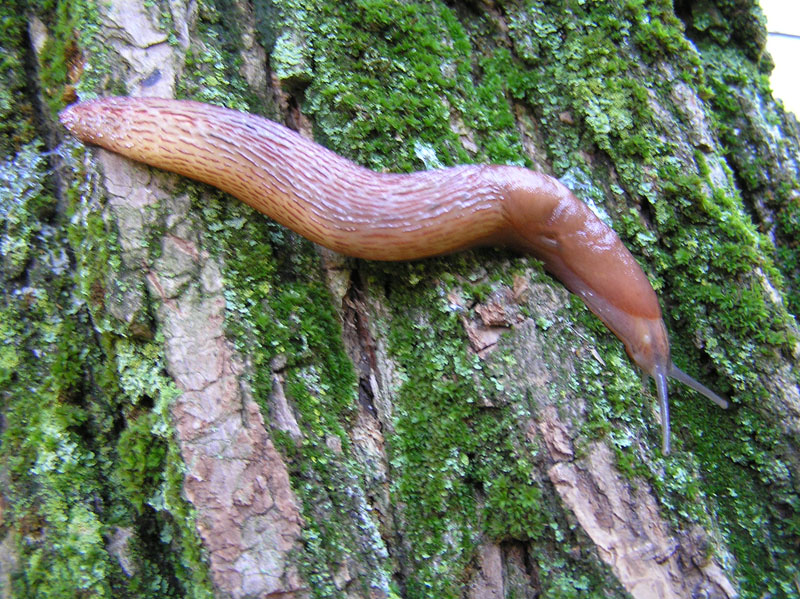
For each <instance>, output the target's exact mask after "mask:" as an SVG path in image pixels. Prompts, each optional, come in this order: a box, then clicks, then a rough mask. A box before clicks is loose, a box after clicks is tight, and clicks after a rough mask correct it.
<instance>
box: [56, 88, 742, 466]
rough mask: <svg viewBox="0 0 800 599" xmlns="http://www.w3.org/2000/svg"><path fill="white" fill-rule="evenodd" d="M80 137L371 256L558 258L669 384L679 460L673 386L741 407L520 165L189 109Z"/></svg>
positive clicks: (562, 197) (561, 203)
mask: <svg viewBox="0 0 800 599" xmlns="http://www.w3.org/2000/svg"><path fill="white" fill-rule="evenodd" d="M60 118H61V122H62V123H63V124H64V126H65V127H66V128H67V129H68V130H69V131H70V132H71V133H72V134H74V135H75V136H76V137H78V138H79V139H81V140H82V141H84V142H87V143H92V144H96V145H99V146H102V147H104V148H106V149H109V150H112V151H114V152H117V153H119V154H122V155H124V156H127V157H129V158H132V159H134V160H137V161H139V162H144V163H147V164H150V165H153V166H156V167H159V168H163V169H166V170H169V171H173V172H175V173H179V174H181V175H185V176H187V177H191V178H192V179H196V180H199V181H203V182H205V183H209V184H211V185H213V186H215V187H218V188H219V189H222V190H223V191H226V192H228V193H230V194H231V195H233V196H236V197H237V198H239V199H240V200H242V201H244V202H246V203H247V204H250V205H251V206H252V207H253V208H255V209H256V210H259V211H260V212H263V213H264V214H266V215H268V216H270V217H271V218H273V219H275V220H276V221H278V222H279V223H281V224H283V225H285V226H287V227H289V228H290V229H293V230H294V231H296V232H297V233H299V234H300V235H303V236H304V237H306V238H308V239H310V240H311V241H314V242H316V243H318V244H320V245H323V246H326V247H328V248H331V249H333V250H335V251H337V252H340V253H343V254H347V255H349V256H354V257H358V258H365V259H368V260H414V259H419V258H426V257H430V256H435V255H441V254H446V253H450V252H456V251H459V250H463V249H467V248H471V247H475V246H480V245H505V246H509V247H513V248H515V249H517V250H519V251H522V252H528V253H531V254H533V255H535V256H536V257H538V258H539V259H541V260H542V261H543V262H544V265H545V267H546V268H547V269H548V270H549V271H550V272H552V273H553V274H554V275H555V276H556V277H558V278H559V279H560V280H561V281H562V282H563V283H564V284H565V285H566V286H567V288H568V289H570V290H571V291H572V292H573V293H575V294H577V295H578V296H580V297H581V299H582V300H583V301H584V302H585V303H586V304H587V306H588V307H589V308H590V309H591V310H592V312H594V313H595V314H596V315H597V316H598V317H599V318H600V319H601V320H602V321H603V322H604V323H605V324H606V325H607V326H608V327H609V328H610V329H611V330H612V331H613V332H614V333H615V334H616V335H617V337H619V338H620V339H621V340H622V342H623V343H624V344H625V348H626V350H627V352H628V355H629V356H630V357H631V359H632V360H633V361H634V362H635V363H636V364H638V365H639V366H640V367H641V368H642V369H644V370H645V371H646V372H647V373H648V374H650V375H651V376H652V377H653V378H654V379H655V381H656V388H657V390H658V395H659V400H660V405H661V417H662V418H661V419H662V428H663V451H664V453H669V411H668V402H667V384H666V379H667V377H673V378H676V379H678V380H680V381H681V382H684V383H686V384H688V385H689V386H691V387H692V388H694V389H695V390H697V391H699V392H701V393H703V394H704V395H706V396H707V397H709V398H711V399H712V400H713V401H715V402H716V403H717V404H719V405H720V406H722V407H727V402H725V400H723V399H722V398H720V397H719V396H717V395H716V394H714V393H713V392H712V391H710V390H709V389H707V388H706V387H704V386H703V385H701V384H700V383H698V382H697V381H695V380H694V379H692V378H691V377H689V376H688V375H686V374H685V373H683V372H682V371H680V370H679V369H678V368H677V367H676V366H675V365H674V364H673V363H672V360H671V358H670V352H669V339H668V337H667V331H666V328H665V326H664V322H663V319H662V316H661V308H660V307H659V303H658V298H657V297H656V294H655V292H654V291H653V288H652V286H651V285H650V282H649V281H648V280H647V277H646V276H645V274H644V272H643V271H642V269H641V268H640V267H639V265H638V264H637V263H636V261H635V260H634V258H633V256H632V255H631V253H630V252H629V251H628V250H627V248H626V247H625V246H624V245H623V244H622V242H621V241H620V239H619V237H618V236H617V235H616V233H614V231H613V230H612V229H610V228H609V227H608V226H606V225H605V224H604V223H603V222H602V221H601V220H600V219H599V218H597V216H595V214H594V213H593V212H592V211H591V210H590V209H589V208H588V207H587V206H586V205H585V204H584V203H583V202H581V201H580V200H578V198H576V197H575V196H574V195H573V194H572V192H571V191H569V189H567V188H566V187H565V186H564V185H562V184H561V183H559V182H558V181H557V180H556V179H554V178H552V177H549V176H547V175H543V174H541V173H536V172H533V171H531V170H528V169H525V168H520V167H512V166H488V165H474V166H458V167H454V168H448V169H440V170H434V171H424V172H416V173H410V174H384V173H376V172H374V171H371V170H369V169H366V168H363V167H360V166H358V165H356V164H354V163H353V162H351V161H349V160H347V159H345V158H343V157H341V156H339V155H337V154H335V153H333V152H331V151H329V150H327V149H325V148H323V147H322V146H320V145H318V144H316V143H314V142H312V141H310V140H308V139H305V138H304V137H302V136H300V135H298V134H297V133H295V132H293V131H290V130H289V129H287V128H285V127H283V126H282V125H279V124H277V123H274V122H272V121H269V120H267V119H264V118H261V117H258V116H254V115H250V114H246V113H242V112H237V111H233V110H228V109H225V108H220V107H216V106H211V105H208V104H201V103H197V102H189V101H177V100H162V99H153V98H107V99H102V100H95V101H90V102H85V103H81V104H76V105H73V106H71V107H69V108H67V109H66V110H64V111H63V112H62V113H61V115H60Z"/></svg>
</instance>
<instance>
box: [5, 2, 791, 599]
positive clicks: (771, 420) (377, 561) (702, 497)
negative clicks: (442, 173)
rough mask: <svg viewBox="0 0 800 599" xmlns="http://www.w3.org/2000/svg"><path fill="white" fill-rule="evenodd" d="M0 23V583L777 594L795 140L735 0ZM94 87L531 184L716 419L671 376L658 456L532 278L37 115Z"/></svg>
mask: <svg viewBox="0 0 800 599" xmlns="http://www.w3.org/2000/svg"><path fill="white" fill-rule="evenodd" d="M0 14H2V19H1V20H0V23H2V28H1V29H0V31H2V34H1V35H2V39H0V46H2V55H3V58H2V59H0V92H2V96H0V110H2V111H3V115H2V116H3V119H2V121H3V124H2V125H0V136H1V137H0V144H2V150H3V152H4V155H5V156H6V158H5V159H4V162H3V164H2V170H1V171H0V172H2V186H0V193H2V197H1V198H0V202H1V203H0V216H2V222H3V230H2V235H3V237H2V247H1V248H0V249H1V251H2V260H3V263H2V264H3V266H2V274H3V278H4V283H3V293H2V304H1V305H0V308H1V309H2V316H1V317H0V338H1V339H2V344H0V390H1V393H2V395H0V397H2V435H3V436H2V446H1V447H0V450H2V468H0V473H1V474H2V480H3V483H4V484H3V486H2V496H1V497H0V499H1V501H0V535H1V537H2V543H0V588H1V589H2V596H3V597H20V598H21V597H47V598H53V597H114V598H119V597H123V598H124V597H176V598H177V597H181V598H182V597H220V598H237V599H238V598H255V597H259V598H261V597H297V598H300V597H315V598H316V597H320V598H321V597H370V598H380V597H404V598H409V599H410V598H422V597H431V598H437V599H438V598H449V597H465V598H475V599H484V598H487V599H488V598H500V597H508V598H512V597H514V598H518V597H559V598H561V597H590V596H591V597H604V598H607V597H635V598H649V597H660V598H666V597H697V596H699V597H737V596H738V597H753V598H756V597H798V596H800V443H799V442H798V441H799V440H800V390H799V389H800V386H799V381H800V376H799V373H798V357H799V356H800V337H799V336H798V330H797V326H796V317H797V314H798V310H800V282H799V279H798V275H800V245H798V240H800V199H799V198H800V188H799V186H798V176H797V175H798V157H800V145H799V144H798V127H797V121H796V120H795V119H794V117H792V116H791V115H787V114H785V113H784V112H783V110H782V108H781V106H780V104H779V103H776V102H775V101H774V100H773V98H772V97H771V94H770V91H769V85H768V78H767V76H768V73H769V70H770V66H771V62H770V58H769V56H768V55H766V54H765V53H764V41H765V37H766V34H765V30H764V25H763V17H762V16H761V12H760V9H759V8H758V6H757V5H756V4H755V2H754V0H708V1H706V2H700V3H693V2H685V1H677V0H676V2H675V6H673V5H672V3H670V2H668V1H666V0H656V1H654V2H645V1H643V0H613V1H612V2H595V1H593V0H564V1H563V2H558V3H547V2H544V1H537V0H528V1H524V0H519V1H518V2H511V1H505V0H497V1H490V0H486V1H481V2H464V3H460V2H455V1H451V2H447V3H441V2H430V3H423V2H413V1H406V2H392V1H389V0H353V1H345V2H340V1H320V2H307V3H306V2H296V1H295V2H290V1H287V0H254V1H253V2H252V3H246V2H244V1H241V0H220V1H217V2H214V1H213V0H209V1H206V0H200V1H199V2H180V1H177V0H176V1H175V2H172V3H167V2H146V1H145V0H127V1H126V0H110V1H109V2H108V3H106V2H102V3H98V5H97V6H95V5H94V3H92V2H86V3H84V0H58V1H56V2H53V1H50V2H45V1H44V0H39V1H38V2H35V3H34V5H33V6H30V5H28V4H27V3H26V2H25V1H24V0H12V1H11V2H6V3H4V5H3V7H2V8H0ZM105 95H145V96H160V97H180V98H191V99H194V100H200V101H205V102H210V103H213V104H219V105H223V106H227V107H229V108H235V109H240V110H246V111H249V112H253V113H257V114H261V115H264V116H267V117H269V118H272V119H274V120H277V121H281V122H284V123H286V124H287V125H288V126H290V127H292V128H294V129H297V130H299V131H300V132H302V133H303V134H305V135H308V136H311V137H313V138H314V139H315V140H316V141H318V142H320V143H322V144H323V145H325V146H327V147H328V148H330V149H332V150H334V151H336V152H338V153H339V154H342V155H344V156H347V157H348V158H350V159H352V160H354V161H355V162H357V163H360V164H362V165H364V166H368V167H370V168H372V169H376V170H385V171H398V172H402V171H411V170H422V169H428V168H435V167H437V166H442V165H453V164H462V163H499V164H518V165H526V166H529V167H531V168H533V169H535V170H541V171H545V172H548V173H551V174H553V175H555V176H557V177H559V178H560V179H561V180H562V182H564V183H565V184H566V185H567V186H568V187H570V188H571V189H573V190H574V191H575V192H576V194H577V195H579V196H580V197H581V198H582V199H583V200H585V201H586V202H588V203H590V204H591V205H592V206H593V207H594V208H595V209H596V211H597V212H598V213H599V214H600V215H601V216H602V218H603V219H604V220H605V221H606V222H608V223H609V224H611V225H612V226H613V228H614V229H615V230H616V231H617V232H618V233H619V235H620V237H621V238H622V240H623V242H625V244H626V245H627V246H628V247H629V248H630V249H631V251H632V252H633V254H634V255H635V256H636V258H637V260H638V261H639V263H640V264H641V265H642V267H643V268H644V270H645V272H646V273H647V275H648V276H649V278H650V280H651V281H652V283H653V285H654V287H655V289H656V291H657V293H658V294H659V297H660V298H661V302H662V308H663V310H664V313H665V320H666V323H667V327H668V329H669V331H670V336H671V340H672V352H673V359H674V361H675V362H676V364H678V366H680V367H681V368H682V369H683V370H685V371H687V372H689V373H690V374H691V375H693V376H695V377H696V378H698V379H700V380H702V381H703V382H704V383H705V384H707V385H708V386H709V387H711V388H713V389H715V390H716V391H717V392H719V393H720V394H722V395H725V396H727V397H729V398H730V400H731V407H730V409H728V410H726V411H723V410H721V409H720V408H718V407H717V406H715V405H713V404H710V402H708V401H706V400H705V399H704V398H701V397H699V396H698V395H697V394H696V393H694V392H692V391H690V390H688V389H686V388H683V387H679V386H677V385H672V387H671V389H670V391H671V399H672V408H673V425H674V426H673V446H674V451H673V453H672V454H671V455H668V456H664V455H662V453H661V450H660V423H659V417H658V410H657V405H656V403H657V402H656V400H655V399H654V390H653V389H652V388H651V383H650V382H649V381H646V382H644V383H643V382H642V379H641V377H640V374H639V372H638V371H637V369H636V368H635V367H634V365H632V363H631V362H630V361H629V360H628V358H627V357H626V355H625V351H624V348H623V347H622V344H621V343H620V342H619V340H618V339H617V338H616V337H614V336H613V334H612V333H610V332H609V331H608V330H607V329H606V328H605V327H604V326H603V325H602V324H601V323H600V321H598V320H597V319H596V318H595V317H594V316H593V315H592V314H591V313H590V312H589V311H588V309H587V308H586V307H585V306H584V305H583V304H582V303H581V302H580V301H579V300H578V299H577V298H575V297H574V296H571V295H570V294H569V293H568V292H567V291H566V290H565V288H564V287H563V286H562V285H561V283H559V282H558V281H557V280H555V279H553V278H552V277H550V276H549V275H547V274H546V273H545V272H544V271H543V269H542V267H541V265H540V263H539V262H537V261H536V260H535V259H533V258H527V257H521V256H518V255H516V254H513V253H511V252H509V251H505V250H501V249H484V250H476V251H470V252H466V253H463V254H458V255H454V256H448V257H443V258H438V259H431V260H424V261H418V262H413V263H397V264H386V263H377V262H368V261H362V260H355V259H350V258H346V257H343V256H340V255H336V254H333V253H332V252H329V251H326V250H323V249H320V248H319V247H316V246H314V245H313V244H311V243H310V242H308V241H306V240H304V239H302V238H301V237H299V236H297V235H296V234H294V233H292V232H291V231H289V230H287V229H285V228H283V227H281V226H279V225H277V224H275V223H273V222H271V221H269V219H267V218H265V217H264V216H262V215H261V214H259V213H257V212H254V211H253V210H251V209H250V208H248V207H246V206H245V205H243V204H241V203H239V202H238V201H236V200H235V199H233V198H231V197H230V196H227V195H225V194H223V193H221V192H218V191H217V190H215V189H213V188H211V187H207V186H203V185H200V184H197V183H194V182H192V181H189V180H187V179H184V178H181V177H178V176H176V175H172V174H169V173H165V172H163V171H159V170H157V169H153V168H149V167H145V166H142V165H140V164H137V163H134V162H132V161H129V160H127V159H124V158H121V157H118V156H116V155H114V154H111V153H109V152H106V151H102V150H98V149H96V148H89V147H86V146H84V145H82V144H80V143H79V142H77V141H76V140H74V139H73V138H71V137H69V136H68V135H67V134H66V133H65V132H64V130H63V129H61V128H60V127H59V126H58V125H57V119H56V114H57V111H58V110H60V109H61V108H63V107H64V106H65V105H67V104H69V103H71V102H72V101H74V100H77V99H80V100H85V99H89V98H91V97H95V96H105ZM621 284H622V283H621Z"/></svg>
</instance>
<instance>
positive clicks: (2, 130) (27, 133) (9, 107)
mask: <svg viewBox="0 0 800 599" xmlns="http://www.w3.org/2000/svg"><path fill="white" fill-rule="evenodd" d="M24 8H25V2H16V1H9V2H3V5H2V6H0V159H5V158H7V157H9V156H12V155H13V154H14V153H16V152H17V151H18V150H20V149H21V147H22V146H23V145H24V144H29V143H31V142H32V141H33V138H34V136H35V130H34V126H33V122H34V110H33V104H32V102H31V101H30V95H29V94H28V93H27V92H28V90H27V89H26V86H25V84H26V81H27V75H26V72H25V69H26V65H25V55H26V51H27V50H26V35H25V29H26V27H27V21H26V19H25V10H24Z"/></svg>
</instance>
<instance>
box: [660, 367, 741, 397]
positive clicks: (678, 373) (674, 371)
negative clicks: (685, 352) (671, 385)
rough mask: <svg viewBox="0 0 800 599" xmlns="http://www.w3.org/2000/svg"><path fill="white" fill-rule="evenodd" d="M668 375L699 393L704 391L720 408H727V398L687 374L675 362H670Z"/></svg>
mask: <svg viewBox="0 0 800 599" xmlns="http://www.w3.org/2000/svg"><path fill="white" fill-rule="evenodd" d="M668 376H670V377H671V378H673V379H675V380H676V381H680V382H681V383H683V384H684V385H686V386H687V387H691V388H692V389H694V390H695V391H697V392H698V393H702V394H703V395H705V396H706V397H707V398H708V399H710V400H711V401H713V402H714V403H715V404H717V405H718V406H719V407H720V408H727V407H728V401H727V400H725V399H723V398H722V397H720V396H719V395H717V394H716V393H714V392H713V391H712V390H711V389H709V388H708V387H706V386H705V385H704V384H703V383H701V382H699V381H696V380H694V379H693V378H692V377H690V376H689V375H688V374H686V373H685V372H684V371H683V370H681V369H680V368H678V367H677V366H675V364H670V366H669V373H668Z"/></svg>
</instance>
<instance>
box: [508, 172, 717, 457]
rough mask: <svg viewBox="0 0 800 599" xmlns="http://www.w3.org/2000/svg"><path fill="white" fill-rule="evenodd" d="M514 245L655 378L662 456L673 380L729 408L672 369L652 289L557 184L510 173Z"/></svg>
mask: <svg viewBox="0 0 800 599" xmlns="http://www.w3.org/2000/svg"><path fill="white" fill-rule="evenodd" d="M505 169H507V170H504V171H503V175H504V176H505V177H507V179H508V182H507V183H506V186H505V194H506V196H505V208H506V210H507V213H508V216H509V220H510V222H511V223H512V226H513V230H514V231H513V236H512V237H511V241H510V244H511V245H512V246H514V247H516V248H518V249H520V250H522V251H525V252H528V253H532V254H534V255H535V256H537V257H538V258H540V259H541V260H542V261H543V262H544V265H545V267H546V268H547V269H548V270H549V271H550V272H551V273H553V274H554V275H555V276H556V277H558V278H559V279H560V280H561V281H562V282H563V283H564V285H566V287H567V288H568V289H569V290H570V291H572V292H573V293H574V294H576V295H577V296H579V297H580V298H581V299H582V300H583V301H584V302H585V303H586V305H587V306H588V307H589V309H590V310H591V311H592V312H594V313H595V314H596V315H597V316H598V318H600V320H602V321H603V322H604V323H605V324H606V326H607V327H608V328H609V329H611V330H612V331H613V332H614V334H615V335H616V336H617V337H619V339H620V340H621V341H622V342H623V343H624V344H625V349H626V350H627V352H628V355H629V356H630V358H631V359H632V360H633V361H634V362H635V363H636V364H637V365H638V366H639V367H640V368H642V370H644V371H645V372H646V373H647V374H649V375H650V376H652V377H653V379H654V380H655V383H656V391H657V393H658V401H659V406H660V410H661V426H662V431H663V442H662V450H663V453H664V454H668V453H669V452H670V441H669V437H670V421H669V394H668V387H667V379H669V378H673V379H675V380H678V381H680V382H682V383H684V384H685V385H688V386H689V387H691V388H692V389H694V390H695V391H698V392H699V393H702V394H703V395H705V396H706V397H708V398H709V399H711V400H712V401H713V402H714V403H716V404H717V405H719V406H720V407H722V408H726V407H727V406H728V402H727V401H725V400H724V399H722V398H721V397H720V396H719V395H717V394H716V393H714V392H713V391H711V390H710V389H709V388H708V387H706V386H705V385H702V384H701V383H699V382H698V381H696V380H694V379H693V378H692V377H690V376H689V375H688V374H686V373H685V372H683V371H682V370H680V369H679V368H678V367H677V366H675V364H673V363H672V359H671V358H670V349H669V337H668V335H667V329H666V327H665V326H664V321H663V319H662V315H661V307H660V305H659V302H658V297H657V296H656V294H655V291H654V290H653V287H652V285H651V284H650V281H649V280H648V279H647V276H646V275H645V274H644V272H643V271H642V269H641V267H640V266H639V265H638V263H637V262H636V260H635V259H634V258H633V256H632V255H631V253H630V252H629V251H628V249H627V248H626V247H625V246H624V245H623V243H622V242H621V241H620V239H619V237H618V236H617V234H616V233H614V231H613V230H612V229H611V228H610V227H608V226H607V225H606V224H605V223H603V222H602V221H601V220H600V219H599V218H598V217H597V216H596V215H595V214H594V213H593V212H592V211H591V210H590V209H589V207H588V206H587V205H586V204H584V203H583V202H581V201H580V200H579V199H578V198H576V197H575V196H574V195H573V194H572V192H571V191H569V189H567V188H566V187H565V186H564V185H562V184H561V183H559V182H558V181H557V180H555V179H553V178H551V177H548V176H546V175H542V174H541V173H534V172H532V171H528V170H527V169H518V168H517V169H512V167H505Z"/></svg>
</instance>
